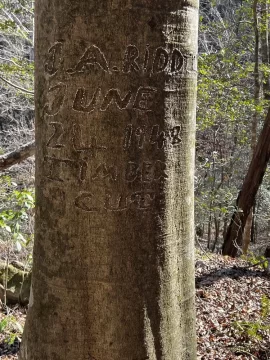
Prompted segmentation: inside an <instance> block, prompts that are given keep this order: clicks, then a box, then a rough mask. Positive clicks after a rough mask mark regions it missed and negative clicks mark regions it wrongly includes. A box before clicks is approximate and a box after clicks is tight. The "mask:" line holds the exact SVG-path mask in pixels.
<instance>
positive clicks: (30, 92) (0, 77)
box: [0, 75, 34, 95]
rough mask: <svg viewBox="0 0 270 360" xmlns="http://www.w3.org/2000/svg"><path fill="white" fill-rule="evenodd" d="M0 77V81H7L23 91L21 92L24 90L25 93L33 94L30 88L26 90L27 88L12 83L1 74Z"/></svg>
mask: <svg viewBox="0 0 270 360" xmlns="http://www.w3.org/2000/svg"><path fill="white" fill-rule="evenodd" d="M0 79H1V80H2V81H4V82H5V83H7V84H8V85H10V86H12V87H14V88H15V89H18V90H20V91H23V92H25V93H27V94H31V95H34V92H33V91H30V90H27V89H25V88H22V87H20V86H18V85H15V84H13V83H12V82H10V81H9V80H7V79H5V78H3V76H1V75H0Z"/></svg>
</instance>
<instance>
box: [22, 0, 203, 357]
mask: <svg viewBox="0 0 270 360" xmlns="http://www.w3.org/2000/svg"><path fill="white" fill-rule="evenodd" d="M35 5H36V30H35V34H36V40H35V44H36V54H35V59H36V66H35V68H36V83H35V89H36V137H37V150H36V163H37V164H36V190H37V195H36V198H37V203H36V230H35V231H36V232H35V245H34V267H33V294H32V295H33V296H32V299H31V300H30V306H29V314H28V318H27V323H26V328H25V333H24V337H23V345H22V351H21V354H20V360H74V359H76V360H109V359H110V360H146V359H149V360H184V359H185V360H187V359H190V360H191V359H193V360H195V359H196V346H195V311H194V243H193V242H194V221H193V177H194V147H195V146H194V145H195V108H196V79H197V71H196V63H197V32H198V3H197V2H196V1H194V2H186V1H179V0H167V1H160V0H148V1H145V0H111V1H109V0H101V1H94V0H77V1H75V0H72V1H71V0H61V1H60V0H46V1H45V0H37V1H36V3H35Z"/></svg>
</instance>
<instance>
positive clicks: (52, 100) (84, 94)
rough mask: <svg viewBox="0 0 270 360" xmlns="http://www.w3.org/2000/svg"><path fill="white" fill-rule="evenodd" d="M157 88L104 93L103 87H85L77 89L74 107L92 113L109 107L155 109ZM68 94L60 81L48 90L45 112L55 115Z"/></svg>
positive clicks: (111, 90)
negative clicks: (90, 88)
mask: <svg viewBox="0 0 270 360" xmlns="http://www.w3.org/2000/svg"><path fill="white" fill-rule="evenodd" d="M156 93H157V89H155V88H153V87H142V86H141V87H139V89H137V90H136V91H135V92H134V91H133V92H132V91H128V92H126V93H123V94H122V92H121V91H120V90H119V89H109V90H108V91H107V92H106V93H105V94H104V95H102V92H101V89H100V88H97V89H94V90H93V91H90V90H87V89H85V88H79V89H77V91H76V93H75V95H74V100H72V103H73V105H72V108H73V110H75V111H79V112H82V113H91V112H93V111H94V110H100V111H106V110H107V109H108V108H109V107H114V108H116V109H119V110H125V109H137V110H141V111H153V110H154V108H155V104H156ZM65 95H66V85H64V84H62V83H59V84H57V85H55V86H53V87H52V88H50V89H49V90H48V94H47V98H48V101H47V103H46V105H45V107H44V112H45V114H47V115H49V116H55V115H57V114H58V113H59V111H60V110H61V108H62V106H63V103H64V100H65Z"/></svg>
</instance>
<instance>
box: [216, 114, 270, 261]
mask: <svg viewBox="0 0 270 360" xmlns="http://www.w3.org/2000/svg"><path fill="white" fill-rule="evenodd" d="M269 138H270V109H269V110H268V114H267V116H266V119H265V123H264V127H263V129H262V132H261V134H260V136H259V139H258V143H257V145H256V148H255V152H254V155H253V158H252V160H251V163H250V165H249V168H248V171H247V174H246V176H245V179H244V182H243V186H242V189H241V191H240V192H239V195H238V199H237V209H236V211H235V212H234V214H233V216H232V219H231V222H230V225H229V227H228V230H227V233H226V236H225V239H224V244H223V251H222V253H223V255H229V256H232V257H235V256H236V255H237V252H238V247H241V245H242V235H243V231H244V228H245V224H246V221H247V217H248V215H249V213H250V211H251V209H252V207H253V205H254V203H255V198H256V194H257V191H258V189H259V187H260V185H261V183H262V180H263V176H264V174H265V171H266V168H267V164H268V161H269V158H270V142H269Z"/></svg>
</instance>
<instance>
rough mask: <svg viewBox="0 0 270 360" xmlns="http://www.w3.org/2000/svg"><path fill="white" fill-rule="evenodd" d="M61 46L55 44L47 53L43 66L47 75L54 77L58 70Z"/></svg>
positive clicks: (58, 43)
mask: <svg viewBox="0 0 270 360" xmlns="http://www.w3.org/2000/svg"><path fill="white" fill-rule="evenodd" d="M62 50H63V44H62V43H61V42H57V43H56V44H54V45H53V46H52V47H51V48H50V49H49V51H48V58H47V60H46V62H45V64H44V69H45V72H46V73H47V74H49V75H51V76H52V75H54V74H56V73H57V71H58V70H59V67H60V65H61V62H62Z"/></svg>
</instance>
